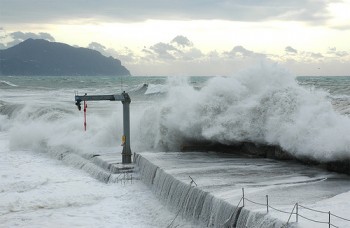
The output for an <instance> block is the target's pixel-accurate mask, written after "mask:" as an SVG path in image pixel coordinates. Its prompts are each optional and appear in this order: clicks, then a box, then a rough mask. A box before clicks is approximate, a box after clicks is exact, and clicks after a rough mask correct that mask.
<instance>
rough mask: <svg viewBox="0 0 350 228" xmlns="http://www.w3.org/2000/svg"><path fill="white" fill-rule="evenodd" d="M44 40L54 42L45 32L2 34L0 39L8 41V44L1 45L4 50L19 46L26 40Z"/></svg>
mask: <svg viewBox="0 0 350 228" xmlns="http://www.w3.org/2000/svg"><path fill="white" fill-rule="evenodd" d="M29 38H32V39H44V40H48V41H55V38H54V37H53V36H52V35H50V34H49V33H45V32H40V33H32V32H21V31H17V32H13V33H10V34H6V33H5V34H4V35H3V36H1V37H0V40H1V39H9V40H10V41H9V42H6V44H5V43H2V46H3V47H5V48H8V47H12V46H14V45H16V44H19V43H21V42H23V41H24V40H26V39H29Z"/></svg>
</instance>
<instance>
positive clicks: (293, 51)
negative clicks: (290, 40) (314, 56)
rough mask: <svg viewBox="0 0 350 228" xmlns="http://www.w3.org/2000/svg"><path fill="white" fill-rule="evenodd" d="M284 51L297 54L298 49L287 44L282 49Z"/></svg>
mask: <svg viewBox="0 0 350 228" xmlns="http://www.w3.org/2000/svg"><path fill="white" fill-rule="evenodd" d="M284 51H285V52H287V53H289V54H297V53H298V51H297V50H296V49H294V48H292V47H291V46H288V47H286V48H285V49H284Z"/></svg>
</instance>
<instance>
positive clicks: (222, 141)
mask: <svg viewBox="0 0 350 228" xmlns="http://www.w3.org/2000/svg"><path fill="white" fill-rule="evenodd" d="M123 91H126V92H127V93H128V94H129V95H130V97H131V106H130V114H131V149H132V151H133V152H147V153H148V154H151V155H148V156H149V157H150V158H152V156H157V153H159V154H160V156H159V157H158V158H157V159H160V160H161V157H162V156H164V154H165V153H170V154H171V153H174V152H180V151H181V150H182V148H183V146H184V145H189V144H191V143H193V144H196V145H197V146H198V145H200V144H201V143H203V144H204V143H205V144H208V143H212V144H219V145H224V146H228V147H229V146H234V145H239V144H240V143H242V142H249V143H252V144H257V145H268V146H275V147H278V148H280V149H281V150H283V151H285V152H286V153H287V154H288V155H290V156H292V157H293V158H296V159H301V160H303V159H306V160H312V161H315V162H320V163H324V162H337V161H343V160H349V159H350V118H349V115H350V77H336V76H332V77H325V76H322V77H316V76H312V77H311V76H298V77H297V76H295V75H292V74H291V73H289V72H288V71H287V70H285V69H283V68H281V67H279V66H276V65H257V66H252V67H250V68H247V69H245V70H243V71H240V72H237V73H235V74H233V75H232V76H213V77H201V76H194V77H182V76H181V77H180V76H179V77H167V76H163V77H160V76H157V77H150V76H147V77H146V76H145V77H142V76H127V77H105V76H98V77H87V76H60V77H57V76H45V77H43V76H26V77H23V76H22V77H21V76H0V153H1V160H0V163H1V165H0V176H1V182H0V226H1V227H12V226H19V227H43V226H46V227H170V226H169V224H171V227H202V225H203V224H196V223H193V222H192V221H191V220H189V219H185V218H181V216H179V217H177V216H176V215H177V212H176V211H175V212H174V211H171V210H168V208H167V205H166V204H165V203H164V202H162V201H160V200H159V199H157V197H156V195H155V194H154V193H153V192H152V189H150V188H148V187H147V185H144V183H142V182H141V181H140V180H137V179H135V181H134V182H133V183H124V184H116V183H108V184H106V183H102V182H99V181H98V180H96V179H94V178H92V177H91V176H89V175H88V174H87V173H86V172H84V171H82V170H80V169H77V168H75V167H74V166H70V165H69V164H68V165H67V164H63V163H62V162H61V161H60V159H57V157H56V154H57V153H58V152H62V151H69V152H73V153H76V154H79V153H86V152H98V151H115V152H116V153H120V152H121V140H122V139H121V138H122V132H123V123H122V119H123V116H122V115H123V112H122V105H121V103H120V102H116V101H98V102H93V101H91V102H89V101H88V103H87V130H86V131H84V126H83V121H84V113H83V111H79V110H78V109H77V108H76V106H75V105H74V95H75V94H79V95H83V94H85V93H87V94H88V95H100V94H120V93H122V92H123ZM225 152H226V153H227V151H225ZM216 153H218V154H219V153H220V151H216ZM183 154H184V156H189V155H186V152H183ZM176 156H181V153H177V154H176ZM176 156H175V157H176ZM193 156H194V155H193ZM195 156H196V157H201V154H200V153H199V154H195ZM212 156H214V155H212V154H209V155H208V153H205V154H204V153H203V157H201V162H205V161H206V159H207V160H210V159H214V158H212ZM215 156H219V155H215ZM225 156H229V155H227V154H226V155H225ZM164 159H166V158H164ZM172 159H175V158H172ZM192 159H193V158H189V159H188V160H189V162H190V161H191V160H192ZM254 159H256V158H254ZM227 160H230V161H232V162H233V160H234V159H233V158H231V157H230V158H227ZM252 161H253V160H250V162H252ZM167 162H169V161H167ZM245 162H246V164H250V162H248V161H245ZM254 162H255V163H256V164H259V166H260V169H259V170H255V171H253V170H248V171H247V173H249V175H250V176H249V177H245V175H244V178H246V179H245V180H247V179H249V181H246V182H244V184H243V182H242V183H241V184H240V185H239V186H238V185H237V189H239V191H241V187H242V186H243V185H245V186H253V185H254V189H255V190H256V191H257V192H259V191H261V193H262V194H261V195H262V196H263V197H264V196H265V195H266V194H268V193H269V192H274V193H275V196H276V197H277V198H278V197H279V198H278V199H279V201H280V202H279V206H280V207H281V208H283V209H285V208H284V207H287V206H290V205H293V202H294V201H293V202H290V201H288V200H283V199H285V198H286V196H285V195H290V194H292V195H293V194H294V195H299V196H300V200H302V199H304V200H306V198H308V199H310V200H306V201H305V202H306V203H307V204H308V205H311V204H312V205H311V206H312V207H313V208H315V209H317V210H326V211H329V210H332V211H334V213H335V214H336V215H339V216H340V217H345V218H349V217H350V216H349V215H348V212H349V210H350V203H344V202H347V201H349V199H350V179H349V178H348V176H347V175H344V174H334V175H333V173H331V172H327V171H326V170H319V173H318V171H317V170H314V171H312V173H307V172H309V171H308V169H309V166H308V165H306V164H302V163H301V164H295V163H294V161H293V164H292V163H291V164H290V165H288V164H289V163H288V161H287V162H285V163H283V165H281V166H279V168H278V170H279V171H277V169H276V172H281V170H283V171H284V172H286V173H290V175H289V176H285V178H284V179H278V180H276V179H274V178H273V177H271V179H270V180H269V181H268V182H266V183H264V185H260V184H258V183H259V176H257V174H259V173H261V172H264V171H267V170H271V160H259V159H256V160H254ZM233 163H234V162H233ZM164 164H165V163H164ZM217 164H218V167H219V166H220V165H219V163H217ZM220 164H221V163H220ZM170 165H171V163H169V166H170ZM226 165H227V166H228V167H231V165H230V164H228V163H227V164H226ZM175 168H176V167H175ZM175 168H174V169H175ZM177 168H178V170H179V169H180V168H179V167H177ZM272 169H273V168H272ZM181 170H182V171H184V170H186V167H182V168H181ZM227 170H229V168H227ZM300 170H302V172H304V173H307V175H308V177H310V178H311V179H307V180H306V181H305V180H304V179H303V178H301V176H302V174H301V173H302V172H300V173H298V175H294V176H293V174H295V173H297V172H298V171H300ZM204 171H205V172H204ZM210 172H213V173H215V172H216V171H215V169H211V171H210V170H209V171H208V169H206V168H205V167H203V173H205V175H204V174H203V176H202V178H205V177H207V179H206V180H203V182H202V183H206V186H209V185H210V181H211V180H212V179H211V173H210ZM221 172H224V171H221ZM242 172H243V171H242ZM254 172H255V173H254ZM310 172H311V171H310ZM213 173H212V174H213ZM246 175H248V174H246ZM332 175H333V176H332ZM222 178H226V179H227V180H229V179H230V178H235V180H237V182H239V181H240V178H243V176H241V177H237V176H235V177H230V175H226V176H225V177H222ZM326 179H329V180H332V181H331V182H326V181H325V180H326ZM216 180H218V179H216ZM220 180H221V179H220ZM220 180H219V181H220ZM291 180H292V181H291ZM277 182H278V183H277ZM319 182H322V183H323V182H324V183H327V185H322V184H319V185H318V184H317V183H319ZM272 185H273V186H278V188H283V187H286V189H284V190H283V191H284V192H285V195H284V196H282V195H281V194H280V193H279V192H278V191H277V190H276V189H270V188H268V187H267V186H272ZM296 185H298V186H299V185H300V186H301V185H302V186H304V187H303V188H299V189H294V188H295V186H296ZM311 185H312V187H310V188H312V189H313V190H315V191H314V192H313V193H312V194H311V193H310V192H309V190H310V188H308V187H306V186H311ZM208 189H209V187H208ZM208 191H210V189H209V190H208ZM228 192H229V191H226V192H225V194H228ZM237 192H238V190H237V191H233V192H231V193H232V194H238V193H237ZM305 195H307V196H308V197H305ZM252 197H253V196H252ZM294 197H296V196H294ZM229 198H230V199H232V200H233V199H234V200H237V202H236V201H232V204H237V203H238V200H239V197H236V198H235V197H234V196H230V197H229ZM294 199H295V198H293V200H294ZM257 200H258V199H257ZM295 200H298V199H295ZM277 204H278V203H277ZM252 209H256V210H260V209H259V208H252ZM291 209H292V208H290V209H289V207H288V209H286V210H289V211H290V210H291ZM307 213H309V212H306V214H305V215H307V216H309V217H311V218H314V219H317V218H318V217H317V216H313V215H311V214H307ZM310 213H311V212H310ZM276 216H277V217H278V215H276ZM174 218H176V221H175V222H174V223H172V221H173V220H174ZM287 218H288V216H287ZM287 218H286V219H287ZM322 219H324V220H325V223H327V221H328V220H327V219H328V217H327V215H326V216H325V217H322V218H321V217H320V220H322ZM312 224H314V223H312ZM336 224H337V226H339V227H350V222H347V221H346V220H341V219H340V220H339V221H337V223H336ZM301 225H302V223H301ZM304 225H305V227H317V225H318V224H317V223H315V224H314V225H312V226H310V223H307V221H305V224H304ZM321 225H323V227H325V225H324V224H321ZM320 227H322V226H320Z"/></svg>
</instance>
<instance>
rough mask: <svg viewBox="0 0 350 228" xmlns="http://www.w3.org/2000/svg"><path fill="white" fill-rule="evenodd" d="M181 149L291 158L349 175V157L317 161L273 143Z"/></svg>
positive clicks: (189, 145) (184, 148) (185, 146)
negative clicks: (296, 155)
mask: <svg viewBox="0 0 350 228" xmlns="http://www.w3.org/2000/svg"><path fill="white" fill-rule="evenodd" d="M181 151H183V152H186V151H191V152H195V151H215V152H221V153H232V154H239V155H242V156H250V157H262V158H271V159H276V160H285V161H287V160H293V161H297V162H300V163H303V164H305V165H309V166H317V167H319V168H322V169H325V170H328V171H332V172H338V173H343V174H347V175H350V159H342V160H335V161H318V160H316V159H312V158H309V157H295V156H293V154H292V153H290V152H288V151H285V150H283V149H282V148H281V147H279V146H275V145H263V144H256V143H252V142H242V143H237V144H235V145H223V144H213V143H210V142H187V143H185V144H183V145H182V146H181Z"/></svg>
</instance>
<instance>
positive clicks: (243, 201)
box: [242, 188, 244, 207]
mask: <svg viewBox="0 0 350 228" xmlns="http://www.w3.org/2000/svg"><path fill="white" fill-rule="evenodd" d="M242 194H243V197H242V199H243V207H244V188H242Z"/></svg>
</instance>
